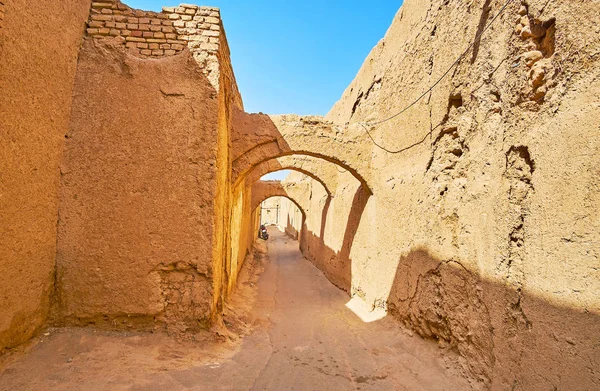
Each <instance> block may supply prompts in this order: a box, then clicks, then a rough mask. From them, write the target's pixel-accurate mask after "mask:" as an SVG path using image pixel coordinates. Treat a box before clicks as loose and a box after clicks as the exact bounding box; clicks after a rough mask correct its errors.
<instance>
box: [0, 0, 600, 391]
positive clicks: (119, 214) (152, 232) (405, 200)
mask: <svg viewBox="0 0 600 391" xmlns="http://www.w3.org/2000/svg"><path fill="white" fill-rule="evenodd" d="M0 4H2V5H3V6H4V7H3V9H2V10H0V15H2V17H1V18H0V19H1V20H0V24H1V29H0V53H1V54H2V55H1V56H0V65H2V66H1V67H0V86H1V88H2V91H9V92H10V94H4V93H3V94H0V114H1V115H0V125H1V126H2V135H1V137H2V138H3V143H2V145H0V148H2V152H3V156H2V160H1V163H0V164H2V167H1V168H2V169H1V170H0V173H1V175H2V177H1V186H2V188H1V193H0V194H1V197H0V207H1V209H2V213H3V219H2V223H0V224H1V225H0V229H1V230H2V231H1V233H2V235H1V237H2V239H0V240H2V241H3V242H2V244H3V245H2V246H1V247H0V251H1V252H2V253H1V254H0V255H1V258H0V259H1V262H2V263H0V268H1V269H0V270H1V271H2V273H0V282H1V284H0V298H1V299H2V305H3V307H2V311H1V312H0V350H2V349H5V348H7V347H13V346H15V345H17V344H19V343H22V342H24V341H26V340H27V339H28V338H30V337H31V335H33V334H34V333H35V332H36V330H38V329H39V328H40V327H41V326H43V325H44V323H45V322H46V318H47V316H48V313H49V309H50V307H51V303H52V304H53V311H52V323H53V324H58V325H65V324H67V325H73V324H74V325H85V324H90V323H91V324H94V325H95V326H97V327H107V328H117V329H122V328H133V329H154V328H167V329H168V330H171V331H177V332H179V331H197V330H199V329H202V328H206V327H209V326H210V325H211V324H213V323H214V321H215V320H217V316H218V314H219V313H220V311H221V310H222V308H223V300H226V299H227V298H228V297H229V296H230V295H231V292H232V291H233V290H234V289H235V287H236V284H237V278H238V274H239V273H240V270H241V269H242V266H243V265H244V262H245V261H246V260H247V259H248V258H249V257H252V254H253V244H254V243H255V241H256V240H257V235H256V233H257V228H258V225H259V223H260V213H259V212H260V209H259V205H260V204H261V203H262V202H263V201H264V200H265V199H267V198H269V197H285V200H282V201H280V205H283V204H285V205H287V207H286V208H285V210H284V208H282V216H285V218H284V219H283V221H285V225H286V226H285V227H284V229H285V230H287V231H288V234H290V235H292V236H295V235H297V236H298V239H299V246H300V249H301V250H302V252H303V253H304V255H305V256H306V257H307V258H308V259H309V260H311V261H312V262H313V263H314V264H315V265H316V266H317V267H318V268H319V269H321V270H322V271H323V272H324V274H325V275H326V276H327V277H328V278H329V280H330V281H331V282H333V283H334V284H335V285H336V286H338V287H340V288H341V289H343V290H345V291H346V292H348V293H349V295H351V296H352V298H353V299H354V300H362V301H364V303H365V305H366V306H367V307H369V308H373V309H376V310H380V311H387V312H388V314H389V316H390V317H392V318H394V319H396V320H397V321H398V322H399V324H398V327H405V328H407V329H409V330H411V332H414V333H416V334H418V335H420V336H422V337H424V338H428V339H433V340H435V341H437V342H438V344H439V346H440V347H441V348H443V349H448V350H452V351H454V352H457V353H458V354H460V356H461V357H462V366H463V370H464V371H465V374H467V376H468V377H469V379H470V380H471V382H472V383H471V385H472V386H473V388H475V389H477V388H483V389H493V390H504V389H520V390H547V389H584V390H586V389H595V388H597V385H598V384H600V377H599V368H600V353H599V352H600V350H599V349H598V338H599V337H600V319H599V317H600V301H599V299H598V297H599V292H600V275H599V274H598V269H599V267H600V266H599V263H598V258H599V256H600V254H599V251H600V250H599V249H600V214H599V213H600V212H599V209H598V205H600V180H599V178H600V171H598V167H600V139H599V137H598V135H599V129H598V123H600V114H599V113H600V110H599V109H600V95H599V94H600V93H599V91H600V82H599V81H598V80H599V79H598V76H599V71H598V67H597V66H596V65H597V63H598V59H597V54H598V47H600V38H599V37H600V30H599V27H598V26H596V23H595V20H594V19H593V18H590V17H589V15H598V14H599V13H600V4H598V2H590V1H572V2H548V1H542V0H528V1H526V2H525V1H517V0H514V1H512V2H510V3H509V4H508V6H507V7H506V8H505V11H504V12H503V13H502V15H501V16H500V17H498V18H496V19H493V20H494V21H495V22H494V25H493V26H492V27H491V28H489V30H487V31H486V32H485V34H484V35H483V36H480V34H481V33H482V32H483V31H484V30H485V26H486V25H487V24H488V23H490V21H491V20H492V18H493V17H494V16H495V15H496V14H497V13H498V12H500V10H501V8H502V6H503V5H504V4H505V2H504V1H492V0H478V1H467V0H460V1H455V2H451V3H449V2H447V1H443V0H426V1H417V0H406V1H405V2H404V5H403V6H402V8H401V9H400V11H399V12H398V14H397V15H396V17H395V19H394V22H393V24H392V26H391V27H390V29H389V31H388V32H387V34H386V36H385V37H384V38H383V39H382V40H381V41H380V42H379V43H378V44H377V46H376V47H375V48H374V49H373V51H372V52H371V54H370V55H369V56H368V58H367V59H366V61H365V63H364V65H363V67H362V68H361V70H360V72H359V73H358V75H357V77H356V79H355V80H354V81H353V82H352V83H351V85H350V86H349V87H348V89H347V90H346V91H345V92H344V94H343V96H342V97H341V99H340V101H339V102H338V103H337V104H336V105H335V106H334V107H333V108H332V110H331V111H330V112H329V114H328V115H327V116H326V117H317V116H307V117H301V116H297V115H277V116H269V115H265V114H248V113H244V112H243V104H242V101H241V97H240V95H239V92H238V90H237V86H236V83H235V77H234V74H233V68H232V66H231V63H230V60H229V49H228V47H227V42H226V38H225V35H224V29H223V26H222V23H220V22H219V21H218V20H211V21H210V23H208V25H207V26H204V27H200V25H199V24H198V23H199V22H200V21H199V20H197V21H196V22H198V23H196V25H197V26H196V27H193V28H192V27H190V28H191V29H195V30H198V31H191V30H190V31H188V30H185V29H186V27H185V26H186V25H185V23H184V24H183V26H182V25H181V23H180V22H179V23H178V25H175V22H172V23H171V24H170V25H164V27H167V28H173V31H174V32H170V31H169V32H168V31H162V28H163V24H162V22H161V27H160V28H161V31H160V32H158V31H156V32H155V33H160V34H163V33H164V34H176V37H174V40H175V41H180V40H181V41H185V42H187V47H185V46H184V47H179V46H177V49H176V52H175V53H173V52H171V51H172V50H174V49H173V47H172V46H171V47H170V48H169V49H167V48H166V46H165V48H164V49H160V46H159V49H155V50H157V52H156V53H154V54H153V53H152V52H150V54H148V52H146V51H145V50H149V49H150V47H149V45H150V44H151V43H152V44H154V43H155V42H149V41H148V39H163V38H160V37H155V36H154V35H153V36H152V38H150V37H149V36H148V37H145V38H144V36H143V34H144V30H141V28H140V23H138V26H137V28H136V29H134V30H135V31H138V32H136V34H138V35H139V31H141V32H142V33H141V34H142V37H141V38H139V37H134V38H138V39H145V40H144V42H142V41H136V40H132V39H131V38H129V40H128V37H130V36H131V35H130V34H128V33H127V32H126V31H130V30H127V29H120V30H119V33H118V34H117V33H116V31H115V33H114V34H111V33H110V29H111V27H110V26H109V27H107V25H106V23H115V27H116V23H122V22H119V21H117V19H118V18H120V17H122V16H127V15H125V13H126V12H130V13H133V15H134V16H132V17H134V18H135V17H138V16H135V15H136V12H138V11H135V10H131V9H129V8H128V7H124V6H122V4H121V3H119V2H107V3H106V4H108V5H110V7H108V5H107V6H100V5H98V4H96V6H95V7H93V8H91V9H90V3H89V2H85V4H84V3H77V4H75V2H69V1H67V2H61V3H60V4H58V3H56V4H54V2H53V3H52V4H48V6H46V5H42V6H39V5H36V6H35V7H34V6H33V5H31V4H30V2H25V1H22V0H11V1H3V0H0ZM104 8H106V9H109V8H110V12H111V14H110V18H112V19H111V20H108V19H107V20H104V21H102V20H101V19H98V15H101V14H102V12H104V11H102V10H103V9H104ZM188 10H189V11H188ZM201 10H204V11H202V12H205V13H208V15H202V14H201ZM140 12H141V11H140ZM188 12H189V16H190V18H192V22H193V18H194V17H198V18H205V17H210V18H212V17H215V18H216V17H217V16H216V15H217V13H218V11H217V10H214V9H209V8H202V7H200V8H197V7H195V6H187V7H183V6H182V7H181V9H178V8H174V9H170V8H168V9H166V10H165V11H164V12H163V13H161V14H152V15H151V16H152V18H154V19H155V20H163V19H164V18H165V15H167V16H166V19H168V20H171V19H170V16H169V15H173V19H172V20H180V21H184V22H187V21H186V20H184V18H183V17H184V16H185V19H187V18H188V17H187V16H186V15H188ZM211 12H212V13H215V14H214V15H215V16H211V15H210V13H211ZM38 14H39V19H40V20H44V23H45V24H46V30H45V31H46V35H47V36H49V37H50V38H48V39H45V40H43V41H40V40H39V39H37V32H36V31H33V29H32V28H31V26H28V25H26V24H23V23H22V20H25V19H27V18H30V15H38ZM106 14H107V15H108V13H106ZM192 14H193V16H192ZM49 15H50V16H52V17H48V16H49ZM93 15H95V17H92V16H93ZM159 15H163V16H159ZM142 16H144V17H146V16H148V15H147V14H144V15H141V14H140V15H139V17H142ZM107 17H108V16H107ZM127 17H129V16H127ZM161 18H162V19H161ZM113 19H114V20H113ZM154 19H153V20H154ZM86 20H87V23H88V25H87V28H88V29H98V31H95V30H91V31H90V30H86V25H85V22H86ZM94 21H102V22H104V25H103V26H102V27H93V26H92V25H90V23H93V22H94ZM142 24H144V25H145V23H142ZM151 25H152V23H150V26H151ZM155 26H157V24H155ZM211 26H213V27H211ZM30 28H31V30H30ZM100 28H102V29H106V28H108V29H109V32H108V34H104V32H100V30H99V29H100ZM148 28H150V27H148ZM144 29H145V27H144ZM177 29H180V30H177ZM184 30H185V31H184ZM203 31H214V33H212V34H214V36H213V37H212V38H217V37H219V40H218V41H219V42H217V41H216V40H215V39H213V40H212V42H211V40H210V39H209V41H208V43H212V44H214V45H216V46H210V48H209V47H208V46H206V51H204V52H203V51H202V50H203V49H202V47H201V45H197V44H196V43H194V42H199V41H197V40H195V39H191V37H193V36H194V35H195V34H197V33H198V34H202V32H203ZM217 33H218V34H217ZM17 37H18V39H17ZM165 39H166V36H165ZM472 42H474V45H473V47H472V48H471V50H469V51H468V52H467V55H466V56H465V57H464V58H462V60H461V61H460V62H459V63H458V65H457V66H456V67H454V68H451V69H450V67H451V65H452V64H453V63H454V61H455V60H456V59H457V58H458V57H459V56H460V55H461V53H462V52H463V51H464V50H465V49H466V48H467V47H469V45H470V44H471V43H472ZM132 43H135V45H133V44H132ZM167 43H168V42H167ZM25 44H27V48H28V49H27V51H26V50H24V49H23V48H24V47H25V46H23V45H25ZM138 44H140V45H141V46H139V45H138ZM165 44H166V43H165ZM168 44H169V45H183V44H182V43H181V42H175V43H168ZM143 45H148V48H145V47H143ZM80 46H81V47H80ZM158 50H163V52H162V53H161V52H158ZM167 50H169V52H168V53H167V52H166V51H167ZM142 51H144V52H142ZM149 57H154V58H149ZM49 63H50V64H53V66H51V67H49V66H48V64H49ZM76 65H77V66H76ZM448 69H450V71H449V72H448V73H447V74H446V76H445V77H443V78H442V79H441V80H440V77H441V76H442V75H444V74H445V73H446V71H447V70H448ZM15 75H17V77H15ZM438 80H440V81H439V83H437V81H438ZM42 81H43V85H44V86H45V87H44V88H43V89H40V88H39V85H40V84H41V83H42ZM432 85H435V88H432V89H430V87H431V86H432ZM423 93H425V94H424V95H423V97H422V99H418V100H416V101H415V99H416V98H417V97H419V96H421V94H423ZM413 102H414V104H412V105H411V103H413ZM408 106H410V108H409V109H407V110H406V111H405V112H403V114H402V115H399V116H397V117H393V118H389V117H390V116H391V115H392V114H395V113H398V112H399V111H400V110H402V109H403V108H405V107H408ZM48 113H52V115H48ZM387 118H389V120H386V121H383V122H380V121H379V120H382V119H387ZM5 129H6V130H5ZM63 148H64V155H63ZM5 156H6V157H5ZM59 167H60V172H59ZM279 169H293V170H296V171H298V173H295V174H293V175H291V176H290V178H288V179H287V180H286V181H283V182H273V183H271V182H261V181H259V179H260V178H261V177H262V176H263V175H265V174H267V173H269V172H273V171H277V170H279ZM15 200H18V202H15ZM292 205H294V206H293V207H292ZM295 208H297V209H295ZM286 210H288V212H287V213H286ZM298 211H299V212H300V214H301V215H302V218H301V219H300V218H298V216H297V213H298ZM4 216H7V218H4ZM288 219H289V224H288ZM57 222H58V223H57ZM57 226H58V235H57ZM55 270H56V275H55Z"/></svg>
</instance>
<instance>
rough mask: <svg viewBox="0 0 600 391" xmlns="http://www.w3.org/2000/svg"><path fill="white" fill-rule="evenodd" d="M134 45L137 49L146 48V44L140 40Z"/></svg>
mask: <svg viewBox="0 0 600 391" xmlns="http://www.w3.org/2000/svg"><path fill="white" fill-rule="evenodd" d="M136 45H137V47H138V48H139V49H148V44H147V43H141V42H140V43H137V44H136Z"/></svg>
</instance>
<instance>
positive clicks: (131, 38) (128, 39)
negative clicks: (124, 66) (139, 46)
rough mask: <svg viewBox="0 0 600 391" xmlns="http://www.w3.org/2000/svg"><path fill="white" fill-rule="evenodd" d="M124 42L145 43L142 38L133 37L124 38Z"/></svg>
mask: <svg viewBox="0 0 600 391" xmlns="http://www.w3.org/2000/svg"><path fill="white" fill-rule="evenodd" d="M125 40H126V41H127V42H146V40H145V39H144V38H138V37H133V36H131V37H127V38H125Z"/></svg>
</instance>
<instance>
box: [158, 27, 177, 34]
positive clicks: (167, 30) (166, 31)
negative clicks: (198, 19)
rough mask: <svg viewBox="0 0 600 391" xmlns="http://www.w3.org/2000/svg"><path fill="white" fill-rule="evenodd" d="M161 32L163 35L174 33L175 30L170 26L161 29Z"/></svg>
mask: <svg viewBox="0 0 600 391" xmlns="http://www.w3.org/2000/svg"><path fill="white" fill-rule="evenodd" d="M161 31H162V32H163V33H174V32H175V29H174V28H173V27H171V26H168V27H162V29H161Z"/></svg>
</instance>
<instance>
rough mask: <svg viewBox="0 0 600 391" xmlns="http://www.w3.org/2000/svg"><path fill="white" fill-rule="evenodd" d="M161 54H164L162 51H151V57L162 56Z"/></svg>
mask: <svg viewBox="0 0 600 391" xmlns="http://www.w3.org/2000/svg"><path fill="white" fill-rule="evenodd" d="M163 54H165V52H164V51H162V50H153V51H152V55H153V56H162V55H163Z"/></svg>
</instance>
